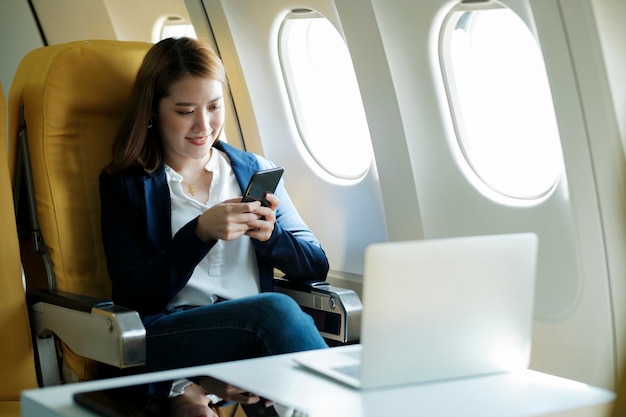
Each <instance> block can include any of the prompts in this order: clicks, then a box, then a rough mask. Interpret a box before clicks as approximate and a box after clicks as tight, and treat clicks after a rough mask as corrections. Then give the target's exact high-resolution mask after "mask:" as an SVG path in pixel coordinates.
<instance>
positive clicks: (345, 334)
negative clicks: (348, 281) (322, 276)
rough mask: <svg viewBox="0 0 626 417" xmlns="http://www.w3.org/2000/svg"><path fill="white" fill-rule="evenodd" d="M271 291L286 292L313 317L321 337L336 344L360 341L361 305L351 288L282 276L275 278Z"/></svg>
mask: <svg viewBox="0 0 626 417" xmlns="http://www.w3.org/2000/svg"><path fill="white" fill-rule="evenodd" d="M274 291H277V292H281V293H283V294H287V295H289V296H290V297H291V298H293V299H294V300H295V301H296V302H297V303H298V305H300V308H302V310H303V311H304V312H306V313H308V314H309V315H310V316H311V317H313V320H314V321H315V325H316V327H317V329H318V330H319V332H320V334H321V335H322V337H324V338H326V339H328V340H332V341H336V342H339V343H353V342H357V341H358V340H359V338H360V334H361V312H362V310H363V305H362V304H361V300H360V299H359V296H358V295H357V294H356V293H355V292H354V291H352V290H348V289H345V288H337V287H333V286H332V285H330V284H328V283H327V282H323V281H322V282H305V283H294V282H292V281H289V280H287V279H283V278H274Z"/></svg>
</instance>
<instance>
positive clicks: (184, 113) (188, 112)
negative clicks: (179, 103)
mask: <svg viewBox="0 0 626 417" xmlns="http://www.w3.org/2000/svg"><path fill="white" fill-rule="evenodd" d="M176 113H178V114H182V115H183V116H187V115H189V114H192V113H193V110H188V111H185V110H177V111H176Z"/></svg>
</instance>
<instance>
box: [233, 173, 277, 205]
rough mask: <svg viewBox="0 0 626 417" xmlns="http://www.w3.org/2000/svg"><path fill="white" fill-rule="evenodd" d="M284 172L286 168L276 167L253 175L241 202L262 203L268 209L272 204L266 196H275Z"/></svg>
mask: <svg viewBox="0 0 626 417" xmlns="http://www.w3.org/2000/svg"><path fill="white" fill-rule="evenodd" d="M284 171H285V169H284V168H282V167H276V168H270V169H265V170H262V171H257V172H255V173H254V174H252V178H250V182H249V183H248V186H247V187H246V191H245V192H244V193H243V198H242V200H241V201H245V202H248V201H260V202H261V205H262V206H265V207H268V206H269V205H270V204H269V202H268V201H267V200H266V199H265V194H267V193H271V194H274V192H275V191H276V187H277V186H278V182H279V181H280V178H281V177H282V176H283V172H284Z"/></svg>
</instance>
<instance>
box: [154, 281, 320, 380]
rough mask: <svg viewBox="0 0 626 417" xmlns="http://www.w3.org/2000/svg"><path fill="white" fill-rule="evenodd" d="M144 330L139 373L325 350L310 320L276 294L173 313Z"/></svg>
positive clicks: (298, 308)
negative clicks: (142, 363)
mask: <svg viewBox="0 0 626 417" xmlns="http://www.w3.org/2000/svg"><path fill="white" fill-rule="evenodd" d="M146 330H147V343H146V345H147V352H146V353H147V358H146V366H145V369H143V371H156V370H162V369H171V368H181V367H187V366H196V365H205V364H209V363H218V362H226V361H231V360H238V359H247V358H253V357H260V356H268V355H275V354H280V353H289V352H297V351H303V350H311V349H320V348H324V347H326V344H325V343H324V340H323V339H322V338H321V337H320V335H319V333H318V332H317V329H316V328H315V325H314V324H313V320H312V319H311V317H309V316H308V315H307V314H305V313H303V312H302V310H301V309H300V307H299V306H298V305H297V304H296V303H295V302H294V301H293V300H292V299H291V298H289V297H288V296H286V295H283V294H279V293H263V294H258V295H254V296H251V297H245V298H241V299H236V300H230V301H224V302H221V303H217V304H213V305H209V306H203V307H196V308H192V309H188V310H183V311H178V312H174V313H171V314H168V315H167V316H165V317H163V318H161V319H159V320H157V321H155V322H153V323H151V324H150V325H149V326H148V327H147V329H146Z"/></svg>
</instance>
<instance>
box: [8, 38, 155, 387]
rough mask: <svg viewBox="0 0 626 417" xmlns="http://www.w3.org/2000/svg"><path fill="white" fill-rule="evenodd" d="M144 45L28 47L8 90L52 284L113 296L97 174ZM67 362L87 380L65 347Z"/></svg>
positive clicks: (12, 130) (12, 146)
mask: <svg viewBox="0 0 626 417" xmlns="http://www.w3.org/2000/svg"><path fill="white" fill-rule="evenodd" d="M150 46H151V44H149V43H144V42H126V41H107V40H94V41H76V42H70V43H65V44H59V45H52V46H47V47H43V48H38V49H35V50H33V51H31V52H30V53H28V54H27V55H26V56H25V57H24V58H23V60H22V62H21V63H20V65H19V67H18V69H17V71H16V74H15V78H14V81H13V84H12V85H11V91H10V94H9V138H10V143H9V155H10V156H11V157H12V158H15V157H16V153H17V151H16V148H17V144H16V142H17V137H18V130H19V124H20V107H21V106H22V105H23V109H24V119H25V122H26V131H27V135H28V146H29V148H30V161H31V165H32V177H33V184H34V191H35V197H36V205H37V218H38V220H39V225H40V229H41V234H42V236H43V240H44V243H45V248H46V249H47V252H48V253H49V255H50V258H51V260H52V266H53V272H54V278H55V282H56V289H58V290H61V291H67V292H72V293H77V294H82V295H88V296H92V297H99V298H109V297H110V296H111V295H110V291H111V287H110V280H109V278H108V274H107V269H106V261H105V256H104V249H103V246H102V239H101V232H100V200H99V193H98V175H99V173H100V171H101V170H102V168H103V167H104V166H105V165H106V164H107V163H108V162H109V161H110V159H111V147H112V142H113V139H114V136H115V132H116V130H117V128H118V126H119V123H120V120H121V116H122V114H123V112H124V111H125V109H126V105H127V100H128V97H129V95H130V90H131V87H132V84H133V83H134V80H135V76H136V74H137V70H138V68H139V66H140V64H141V61H142V60H143V57H144V56H145V53H146V52H147V50H148V49H149V48H150ZM15 166H16V164H15V162H13V165H11V167H12V170H13V173H12V175H13V177H15ZM26 270H27V271H28V268H26ZM27 275H28V274H27ZM26 279H27V280H29V277H28V276H27V277H26ZM65 360H66V361H67V362H68V365H69V366H70V367H71V368H72V369H73V370H74V371H75V372H76V373H77V374H78V376H79V378H81V379H90V377H89V376H88V375H85V373H86V372H87V371H86V369H85V368H84V364H83V361H82V360H81V358H78V357H76V356H75V355H73V354H72V352H67V351H66V352H65Z"/></svg>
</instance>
